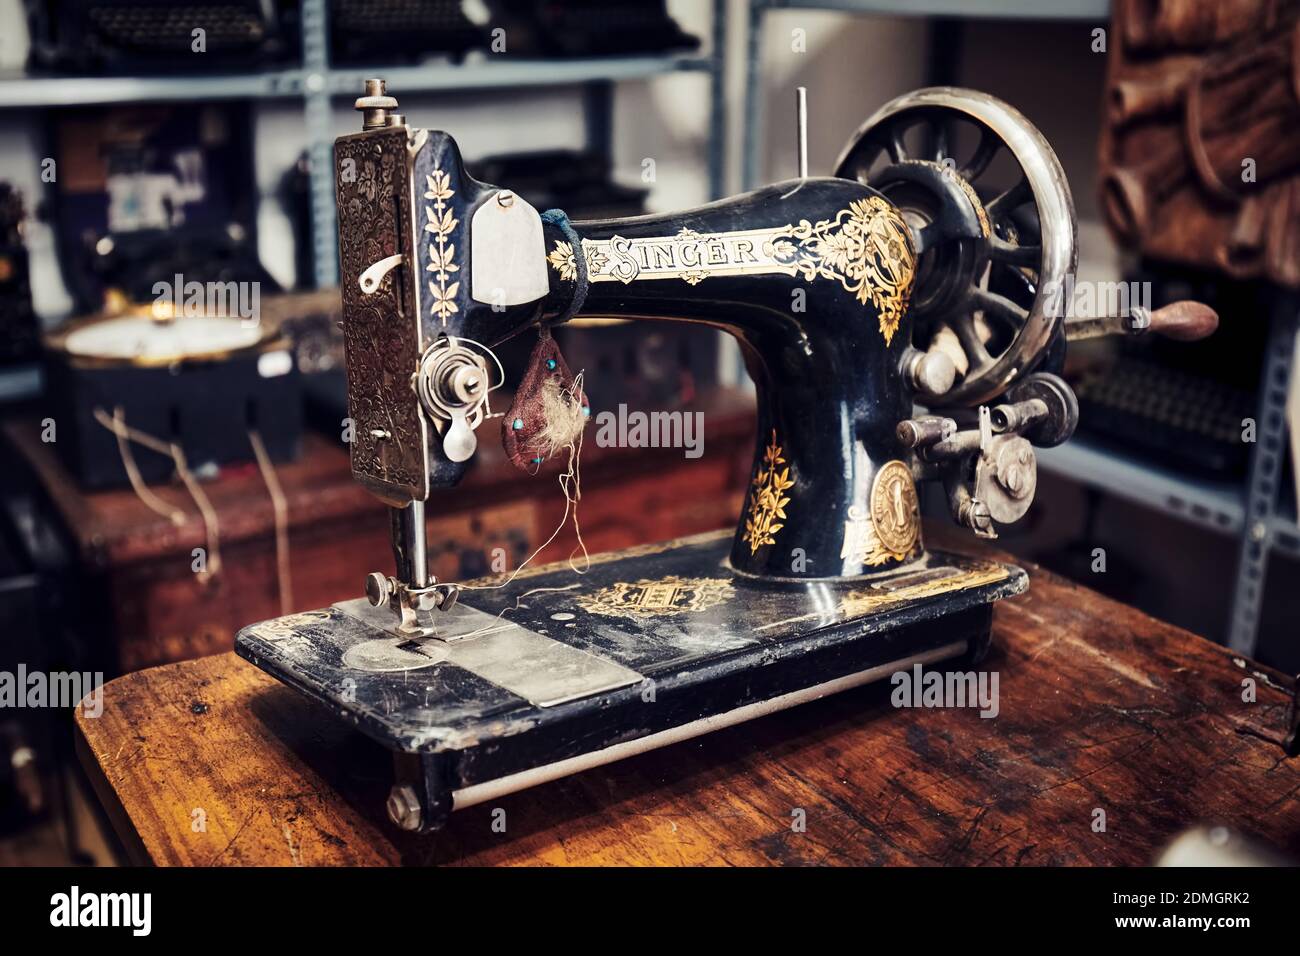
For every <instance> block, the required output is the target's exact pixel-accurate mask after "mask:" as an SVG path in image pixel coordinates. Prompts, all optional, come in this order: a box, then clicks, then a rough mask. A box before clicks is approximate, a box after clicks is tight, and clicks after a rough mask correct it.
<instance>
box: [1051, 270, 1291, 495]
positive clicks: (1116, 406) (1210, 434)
mask: <svg viewBox="0 0 1300 956" xmlns="http://www.w3.org/2000/svg"><path fill="white" fill-rule="evenodd" d="M1204 275H1205V274H1204V273H1202V274H1201V276H1202V277H1198V276H1197V275H1196V274H1195V273H1189V272H1185V271H1182V270H1178V271H1173V272H1171V271H1170V270H1168V269H1162V268H1160V267H1153V271H1151V272H1144V273H1142V274H1140V275H1139V276H1138V278H1139V279H1141V280H1148V281H1151V283H1152V287H1153V296H1152V305H1153V306H1155V307H1159V306H1162V305H1165V304H1166V303H1168V302H1171V301H1175V300H1177V299H1182V298H1196V299H1198V300H1199V301H1202V302H1205V303H1207V304H1209V305H1211V306H1212V307H1213V308H1215V309H1216V311H1218V313H1219V314H1220V315H1221V316H1223V318H1224V320H1225V323H1226V322H1232V323H1233V329H1232V334H1231V335H1226V334H1216V335H1214V336H1211V337H1210V338H1209V339H1207V340H1206V341H1203V342H1195V343H1186V342H1180V343H1176V347H1172V348H1171V347H1170V343H1168V342H1166V341H1162V340H1159V339H1158V338H1157V337H1155V336H1151V337H1147V338H1137V339H1126V340H1123V341H1115V340H1105V341H1104V342H1099V343H1097V347H1096V348H1095V349H1092V350H1089V351H1087V352H1085V350H1084V349H1083V348H1076V350H1075V356H1072V358H1071V363H1070V368H1069V369H1068V371H1067V375H1066V377H1067V379H1069V380H1070V382H1071V384H1072V385H1073V387H1074V389H1075V392H1076V394H1077V395H1078V398H1079V422H1080V424H1079V433H1080V435H1086V436H1087V437H1088V438H1091V439H1094V440H1097V441H1099V442H1100V443H1102V444H1105V445H1109V446H1112V447H1117V448H1120V449H1123V450H1124V451H1126V452H1128V453H1132V454H1135V455H1137V456H1138V457H1140V458H1143V459H1145V460H1146V461H1149V462H1151V463H1153V464H1158V465H1163V466H1165V467H1169V468H1173V469H1176V470H1178V471H1180V472H1185V473H1188V474H1194V475H1198V476H1200V477H1203V478H1209V479H1220V480H1226V479H1238V478H1242V477H1244V476H1245V474H1246V468H1247V463H1248V459H1249V449H1250V445H1249V444H1247V443H1245V442H1243V441H1242V429H1243V427H1244V425H1243V421H1244V420H1245V419H1248V418H1253V417H1254V416H1255V414H1256V410H1257V403H1256V398H1255V395H1256V391H1257V388H1258V369H1259V366H1260V356H1261V355H1262V353H1263V348H1264V337H1263V336H1264V332H1265V331H1266V328H1267V323H1266V322H1265V321H1263V319H1262V318H1259V317H1262V316H1265V315H1267V314H1268V313H1267V311H1266V309H1265V307H1264V306H1263V305H1262V304H1261V303H1259V302H1258V301H1257V300H1256V297H1257V295H1258V293H1257V292H1256V291H1255V290H1253V289H1251V288H1250V286H1249V285H1246V284H1235V283H1229V282H1214V281H1210V280H1207V279H1205V278H1203V276H1204ZM1234 318H1235V319H1236V321H1235V322H1233V319H1234ZM1252 318H1254V319H1256V320H1255V321H1252ZM1089 344H1092V343H1089Z"/></svg>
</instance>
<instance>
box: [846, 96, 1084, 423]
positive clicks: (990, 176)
mask: <svg viewBox="0 0 1300 956" xmlns="http://www.w3.org/2000/svg"><path fill="white" fill-rule="evenodd" d="M835 175H836V176H840V177H843V178H848V179H856V180H858V181H860V182H863V183H866V184H867V185H869V186H871V187H872V188H874V189H876V190H878V191H880V192H881V193H882V194H883V195H884V196H886V197H887V198H888V199H889V200H890V201H891V202H892V203H894V204H895V205H896V206H897V207H898V208H899V209H900V211H901V212H902V214H903V217H904V219H905V220H906V221H907V223H908V225H909V226H910V227H911V229H912V234H913V237H914V239H915V241H916V246H917V250H916V252H917V273H916V280H915V285H914V287H913V292H912V305H911V308H912V317H913V345H914V346H915V347H916V348H917V349H920V350H921V351H923V352H924V351H928V350H932V349H940V350H942V351H944V352H945V353H946V354H948V355H949V356H950V357H951V358H952V359H953V361H954V364H956V365H957V367H958V371H959V375H958V377H957V380H956V382H955V383H954V385H953V386H952V387H951V388H950V389H948V390H946V391H944V392H942V393H941V394H930V395H921V396H918V399H917V400H918V401H919V402H920V403H922V404H925V405H927V406H929V407H931V408H956V407H963V406H964V407H969V406H973V405H978V404H982V403H985V402H988V401H989V400H991V399H993V398H995V397H996V396H998V395H1001V394H1002V393H1004V392H1005V391H1006V390H1007V389H1008V388H1009V387H1010V386H1011V385H1013V384H1014V383H1015V382H1016V381H1018V380H1019V379H1021V378H1023V377H1024V376H1026V375H1028V374H1029V373H1031V372H1033V371H1035V370H1036V369H1039V368H1040V367H1041V368H1043V369H1044V370H1046V371H1058V370H1059V369H1056V368H1050V367H1048V366H1050V365H1056V364H1058V363H1059V362H1060V360H1061V356H1062V355H1063V351H1064V349H1063V345H1064V342H1063V325H1062V316H1061V315H1060V314H1059V312H1060V309H1059V308H1054V307H1053V304H1054V303H1053V300H1055V302H1058V303H1059V301H1060V290H1061V289H1062V287H1063V285H1064V283H1065V280H1066V277H1067V276H1068V275H1071V274H1072V273H1073V272H1074V268H1075V260H1076V255H1077V253H1076V242H1077V240H1076V227H1075V218H1074V202H1073V200H1072V199H1071V198H1070V188H1069V185H1068V184H1067V183H1066V180H1065V174H1064V172H1063V171H1062V170H1061V164H1060V162H1058V160H1057V158H1056V154H1055V153H1053V152H1052V148H1051V147H1050V146H1048V144H1047V141H1046V140H1045V139H1044V138H1043V136H1042V134H1041V133H1039V132H1038V130H1037V129H1035V128H1034V126H1033V124H1031V123H1030V122H1029V121H1028V120H1027V119H1025V117H1024V116H1022V115H1021V114H1020V113H1019V112H1018V111H1017V110H1015V109H1014V108H1012V107H1011V106H1009V105H1007V104H1006V103H1003V102H1002V101H1001V100H998V99H996V98H994V97H992V96H988V95H986V94H984V93H979V92H976V91H974V90H964V89H957V88H955V87H931V88H929V89H924V90H918V91H916V92H914V93H908V94H906V95H904V96H900V97H898V98H897V99H895V100H893V101H892V102H890V103H887V104H886V105H885V106H883V107H882V108H881V109H880V110H879V111H877V112H876V114H875V115H874V116H872V117H871V118H870V119H869V120H867V121H866V123H864V124H863V125H862V127H861V128H860V129H859V130H858V132H857V134H856V135H855V136H854V137H853V139H852V140H851V141H850V142H849V144H848V146H846V147H845V149H844V152H843V153H842V154H841V155H840V158H839V160H838V162H837V163H836V168H835ZM999 178H1000V179H1001V182H998V180H999ZM1054 290H1055V291H1054ZM1049 352H1051V353H1052V360H1050V361H1048V362H1047V363H1046V364H1045V363H1044V357H1045V356H1047V355H1048V353H1049Z"/></svg>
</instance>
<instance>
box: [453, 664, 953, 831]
mask: <svg viewBox="0 0 1300 956" xmlns="http://www.w3.org/2000/svg"><path fill="white" fill-rule="evenodd" d="M966 647H967V642H966V641H954V642H953V643H951V644H945V645H944V646H943V647H936V648H934V649H933V650H929V651H925V652H924V653H922V654H914V655H913V656H911V657H904V658H902V659H901V660H897V661H892V662H890V663H888V664H881V665H879V666H877V667H872V668H871V669H869V670H865V671H859V672H858V673H856V674H848V675H846V676H844V677H837V678H836V679H835V680H831V681H827V682H826V683H824V684H817V685H815V686H813V687H806V688H804V689H803V690H796V691H791V692H790V693H788V694H782V695H781V696H780V697H773V698H772V699H771V700H761V701H758V702H756V703H753V704H746V705H744V706H743V707H737V708H736V709H735V710H729V711H727V712H726V713H722V714H714V715H713V716H711V717H702V718H700V719H699V720H695V721H692V722H691V723H689V724H682V725H681V726H680V727H670V728H669V729H668V730H661V731H659V732H658V733H654V734H650V735H648V736H645V737H639V738H637V739H636V740H629V741H626V742H624V743H621V744H614V745H613V746H611V747H605V748H604V749H603V750H593V751H591V752H590V753H585V754H579V755H578V756H576V757H569V758H567V759H565V760H558V761H556V762H555V763H550V764H544V765H543V766H540V767H533V768H531V769H529V770H521V771H519V772H518V773H512V774H509V775H508V776H505V777H498V778H497V779H496V780H489V781H487V782H485V783H476V784H473V785H472V786H469V787H465V788H463V789H461V790H455V791H452V795H451V799H452V809H453V810H463V809H465V808H466V807H472V806H474V805H475V804H479V803H486V802H487V801H489V800H495V799H497V798H498V797H504V796H506V795H507V794H511V793H516V792H518V791H520V790H526V789H528V788H529V787H536V786H538V785H539V784H543V783H550V782H551V781H552V780H559V779H560V778H561V777H567V776H569V775H570V774H575V773H581V772H582V771H584V770H590V769H592V768H593V767H603V766H604V765H605V764H609V763H613V762H614V761H616V760H622V759H623V758H624V757H633V756H636V755H637V754H641V753H646V752H647V751H650V750H655V749H657V748H659V747H666V746H668V745H669V744H675V743H680V742H681V741H683V740H690V739H691V738H693V737H700V736H703V735H704V734H707V733H710V732H711V731H714V730H722V729H723V728H724V727H734V726H735V725H736V724H742V723H744V722H745V721H747V720H753V719H754V718H756V717H764V716H766V715H768V714H773V713H776V712H777V711H780V710H786V709H787V708H790V707H796V706H798V705H799V704H806V703H808V702H809V701H813V700H819V699H820V698H822V697H829V696H830V695H831V694H838V693H840V692H841V691H845V690H851V689H853V688H854V687H861V686H862V685H864V684H870V683H872V682H873V681H877V680H880V679H881V678H883V677H887V676H889V675H890V674H893V673H895V672H897V671H900V670H906V669H908V668H910V667H911V666H912V665H913V664H931V663H933V662H935V661H940V660H945V659H947V658H951V657H956V656H958V655H960V654H962V653H964V652H965V651H966Z"/></svg>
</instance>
